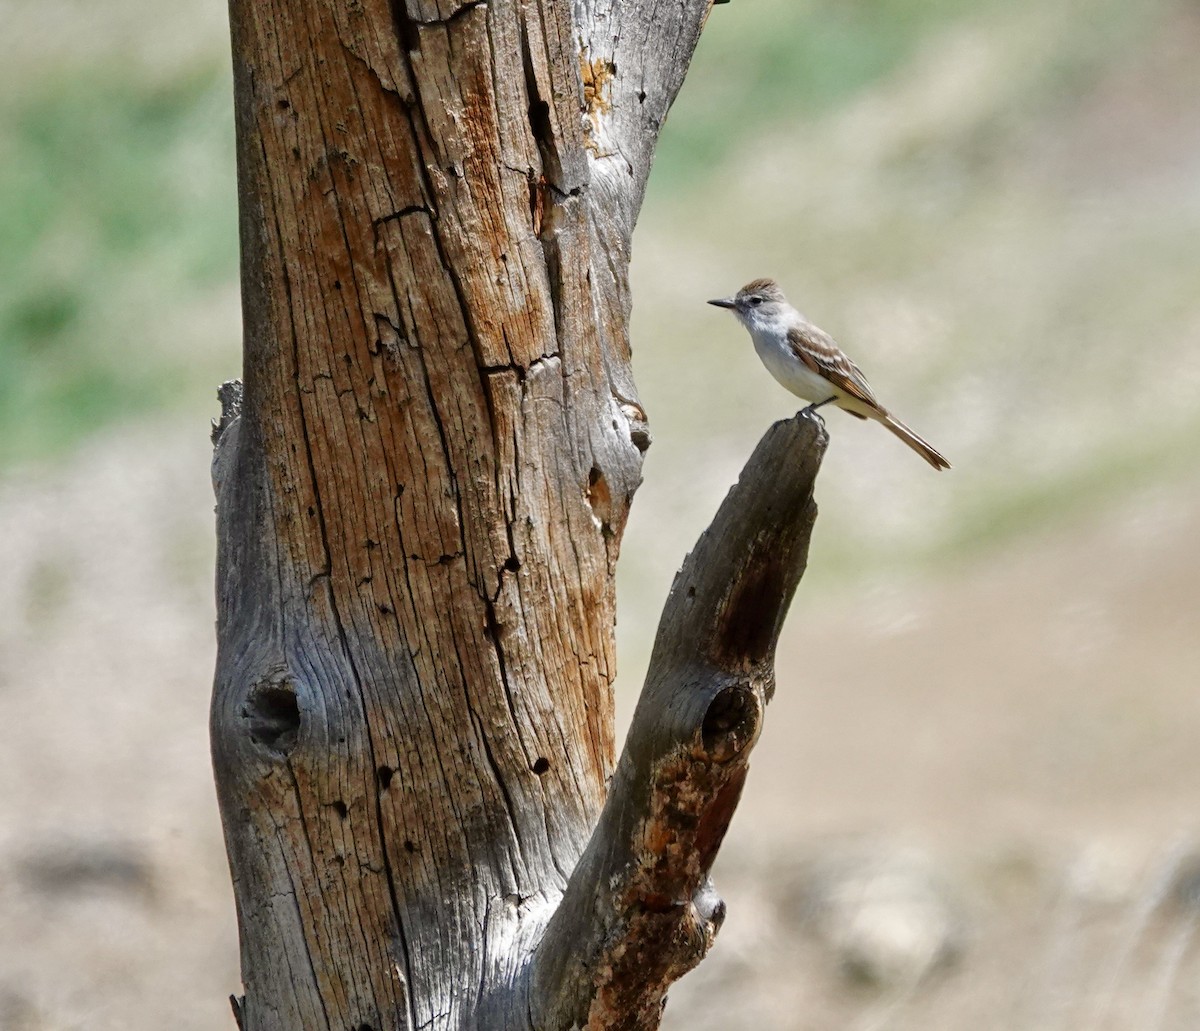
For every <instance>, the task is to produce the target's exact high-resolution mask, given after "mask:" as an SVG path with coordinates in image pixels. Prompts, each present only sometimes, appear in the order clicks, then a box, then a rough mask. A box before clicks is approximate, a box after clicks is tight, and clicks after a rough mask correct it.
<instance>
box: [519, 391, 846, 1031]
mask: <svg viewBox="0 0 1200 1031" xmlns="http://www.w3.org/2000/svg"><path fill="white" fill-rule="evenodd" d="M826 442H827V438H826V436H825V432H824V427H823V425H822V424H821V422H820V420H819V419H818V418H816V417H814V416H805V415H797V416H796V417H795V418H793V419H791V420H789V421H786V422H781V423H777V424H776V425H774V426H773V427H772V428H771V429H770V430H769V431H768V433H767V434H766V436H765V437H764V438H763V440H762V441H761V442H760V444H759V445H758V448H757V449H756V450H755V452H754V454H753V455H752V456H751V458H750V460H749V462H748V463H747V464H746V467H745V469H744V470H743V471H742V475H741V478H740V479H739V481H738V483H737V485H736V486H735V487H734V488H733V489H732V490H731V491H730V492H729V494H728V496H727V497H726V498H725V501H724V503H723V504H722V505H721V508H720V510H719V511H718V512H717V515H716V518H715V519H714V520H713V523H712V525H711V526H710V527H709V528H708V530H706V531H705V533H704V534H703V535H702V536H701V538H700V540H699V542H698V543H697V545H696V548H695V550H693V551H692V553H691V554H690V555H689V556H688V557H687V559H686V561H685V562H684V564H683V568H682V569H681V570H680V572H679V574H678V575H677V576H676V578H675V583H674V585H673V587H672V589H671V593H670V596H669V597H668V599H667V603H666V606H665V607H664V610H663V615H662V619H661V622H660V624H659V631H658V638H657V640H656V642H655V646H654V653H653V656H652V658H651V660H650V669H649V673H648V675H647V679H646V684H645V687H644V688H643V691H642V695H641V697H640V699H639V701H638V705H637V709H636V711H635V713H634V716H633V722H632V725H631V727H630V730H629V736H628V738H627V740H626V742H625V748H624V750H623V752H622V754H621V758H620V761H619V762H618V764H617V769H616V773H615V775H614V777H613V782H612V785H611V788H610V790H609V794H608V798H607V801H606V803H605V806H604V809H603V812H602V813H601V816H600V821H599V823H598V825H597V827H596V829H595V831H594V832H593V834H592V837H591V840H590V842H589V844H588V847H587V850H586V851H585V853H584V855H583V858H582V859H581V860H580V862H579V864H578V865H577V866H576V868H575V871H574V873H573V874H572V876H571V880H570V883H569V885H568V887H567V892H566V896H565V897H564V899H563V901H562V903H561V905H560V906H559V908H558V910H557V911H556V912H555V914H554V916H553V917H552V919H551V921H550V924H549V927H548V928H547V931H546V935H545V938H544V939H543V941H542V943H541V945H540V946H539V948H538V952H537V955H536V957H535V960H534V970H533V992H532V998H533V1000H534V1004H535V1006H540V1007H541V1011H540V1013H535V1026H537V1027H540V1028H546V1029H551V1028H554V1029H557V1028H569V1027H587V1028H588V1029H589V1031H606V1029H618V1028H619V1029H630V1031H635V1029H639V1031H640V1029H650V1028H655V1027H657V1026H658V1023H659V1020H660V1012H661V1008H662V1004H663V1001H664V999H665V995H666V991H667V989H668V987H669V986H670V985H671V983H672V982H674V981H675V980H676V979H678V978H679V977H680V976H682V975H683V974H684V973H686V972H687V971H688V970H690V969H691V968H692V967H693V966H695V965H696V964H697V963H698V962H699V961H700V960H701V959H702V958H703V957H704V955H705V953H706V952H707V951H708V949H709V947H710V946H711V944H712V942H713V940H714V938H715V935H716V932H717V930H718V929H719V927H720V925H721V921H722V920H723V919H724V915H725V905H724V903H723V902H722V901H721V899H720V897H719V896H718V895H717V894H716V891H715V889H714V888H713V886H712V883H711V881H710V880H709V877H708V874H709V870H710V869H711V867H712V863H713V860H714V859H715V858H716V854H717V850H718V849H719V848H720V845H721V841H722V840H723V838H724V836H725V831H726V830H727V828H728V826H729V821H730V819H731V818H732V816H733V812H734V810H735V808H736V807H737V803H738V800H739V799H740V797H741V791H742V786H743V784H744V783H745V779H746V772H747V767H748V762H749V756H750V751H751V749H752V748H753V745H754V743H755V741H756V740H757V739H758V734H759V731H760V729H761V726H762V718H763V712H764V709H765V706H766V703H767V702H768V700H769V699H770V697H771V695H772V693H773V692H774V687H775V671H774V658H775V645H776V643H777V641H778V638H779V631H780V629H781V627H782V624H783V619H784V616H785V615H786V613H787V609H788V606H789V604H790V602H791V599H792V596H793V594H794V592H795V590H796V586H797V584H798V583H799V581H800V577H801V575H802V574H803V572H804V568H805V564H806V562H807V556H808V543H809V537H810V535H811V532H812V527H813V521H814V519H815V518H816V505H815V503H814V501H813V483H814V479H815V477H816V474H817V470H818V468H819V467H820V462H821V457H822V455H823V454H824V450H825V446H826Z"/></svg>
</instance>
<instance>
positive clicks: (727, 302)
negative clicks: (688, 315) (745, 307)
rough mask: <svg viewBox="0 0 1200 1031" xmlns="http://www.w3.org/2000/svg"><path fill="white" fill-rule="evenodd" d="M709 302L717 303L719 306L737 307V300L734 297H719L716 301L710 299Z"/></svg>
mask: <svg viewBox="0 0 1200 1031" xmlns="http://www.w3.org/2000/svg"><path fill="white" fill-rule="evenodd" d="M708 303H709V304H715V305H716V306H717V307H718V308H736V307H737V301H735V300H734V299H733V298H732V297H718V298H717V299H716V300H715V301H709V302H708Z"/></svg>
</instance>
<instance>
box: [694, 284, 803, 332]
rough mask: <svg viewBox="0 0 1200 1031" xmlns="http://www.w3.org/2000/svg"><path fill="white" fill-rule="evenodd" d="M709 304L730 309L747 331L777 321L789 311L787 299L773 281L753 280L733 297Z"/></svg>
mask: <svg viewBox="0 0 1200 1031" xmlns="http://www.w3.org/2000/svg"><path fill="white" fill-rule="evenodd" d="M708 303H709V304H714V305H716V306H717V307H718V308H728V309H729V310H730V311H732V312H733V313H734V315H736V316H737V317H738V321H739V322H741V323H742V325H744V326H746V328H747V329H753V328H754V326H756V325H762V324H765V323H769V322H774V321H777V320H779V319H781V318H783V317H784V315H785V314H786V312H787V309H788V302H787V298H786V297H784V296H783V291H782V290H780V289H779V284H778V283H776V282H775V280H773V279H755V280H752V281H751V282H749V283H747V284H746V285H745V286H744V287H742V288H741V289H740V290H739V291H738V292H737V293H736V294H734V295H733V296H732V297H718V298H717V299H716V300H714V301H709V302H708Z"/></svg>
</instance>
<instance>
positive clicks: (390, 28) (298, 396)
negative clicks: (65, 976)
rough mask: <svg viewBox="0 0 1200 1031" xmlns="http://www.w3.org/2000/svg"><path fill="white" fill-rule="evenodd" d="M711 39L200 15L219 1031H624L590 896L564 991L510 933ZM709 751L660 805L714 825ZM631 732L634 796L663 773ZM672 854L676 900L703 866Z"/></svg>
mask: <svg viewBox="0 0 1200 1031" xmlns="http://www.w3.org/2000/svg"><path fill="white" fill-rule="evenodd" d="M707 11H708V0H679V2H676V3H672V4H669V5H668V4H656V3H650V2H634V0H627V2H612V0H609V2H606V0H576V2H575V3H573V4H566V3H563V2H556V0H491V2H489V3H480V2H477V0H476V2H466V3H463V2H458V0H392V2H391V3H390V4H389V3H386V2H384V0H348V2H341V0H290V2H284V0H254V2H252V0H232V2H231V5H230V21H231V27H232V32H233V51H234V70H235V90H236V114H237V136H238V187H239V197H240V205H241V242H242V295H243V314H244V333H245V339H244V355H245V360H244V369H243V381H244V391H243V393H242V395H241V396H236V395H235V392H234V391H233V390H232V389H231V390H229V391H227V393H226V397H225V398H224V400H225V401H226V405H225V409H226V410H225V412H224V414H223V417H222V420H221V423H220V424H219V425H218V427H217V430H216V435H217V438H218V439H217V442H216V445H217V450H216V454H215V456H214V464H213V481H214V485H215V487H216V490H217V497H218V542H219V552H218V590H217V593H218V643H219V651H218V660H217V671H216V678H215V685H214V695H213V707H212V743H213V761H214V767H215V771H216V779H217V787H218V796H219V800H220V805H221V812H222V819H223V823H224V828H225V836H226V846H227V850H228V853H229V858H230V865H231V869H232V873H233V878H234V887H235V892H236V897H237V904H238V918H239V927H240V931H241V947H242V974H243V983H244V997H243V998H242V999H241V1000H240V1001H239V1003H238V1005H237V1012H238V1020H239V1023H240V1024H241V1026H242V1027H243V1028H244V1029H245V1031H268V1029H270V1031H275V1029H279V1031H283V1029H287V1031H297V1029H326V1028H328V1029H338V1031H345V1029H347V1028H351V1029H354V1031H384V1029H387V1031H393V1029H400V1028H412V1029H416V1028H429V1029H436V1031H442V1029H445V1031H451V1029H465V1028H474V1027H486V1028H522V1029H524V1028H531V1027H535V1026H536V1027H538V1028H551V1027H566V1026H569V1024H567V1023H564V1021H567V1020H573V1019H575V1016H574V1014H576V1013H578V1012H584V1011H589V1010H594V1012H595V1017H594V1019H593V1020H592V1023H591V1024H590V1025H589V1026H592V1027H595V1028H601V1027H621V1026H637V1027H642V1026H646V1027H649V1026H653V1024H654V1023H656V1021H657V1017H655V1018H654V1020H653V1022H650V1023H647V1018H646V1017H644V1016H639V1017H638V1018H637V1019H638V1021H640V1022H639V1023H636V1024H627V1023H622V1020H626V1019H627V1018H628V1019H632V1018H631V1017H630V1015H629V1014H624V1015H618V1014H616V1012H615V1010H614V1009H613V1007H614V1005H616V1003H615V1002H613V1001H612V1000H613V999H614V998H615V996H614V994H613V991H612V990H611V989H612V987H613V986H612V979H611V978H609V980H608V981H596V979H595V978H596V976H600V975H603V977H607V975H604V974H603V971H601V970H600V968H599V967H597V966H596V964H597V963H603V962H608V961H609V960H610V959H611V958H612V957H608V956H607V955H606V954H605V953H604V950H603V948H602V947H600V946H598V945H596V942H598V941H599V939H596V938H595V934H603V935H608V934H609V931H612V930H613V929H616V933H621V934H625V935H626V937H627V938H629V939H630V940H633V937H634V936H635V935H636V933H637V931H636V926H635V925H636V921H633V920H632V917H631V915H630V914H628V913H625V914H622V913H621V911H620V910H619V906H618V905H617V901H616V900H615V899H614V900H612V901H611V903H610V904H608V910H606V911H605V915H604V917H603V919H604V928H607V929H608V930H604V929H603V928H601V926H600V925H599V924H597V925H596V927H595V928H593V931H594V934H593V935H592V938H591V939H590V941H591V943H592V944H590V945H589V952H588V957H589V958H588V959H587V960H586V961H585V963H584V965H583V966H581V967H579V966H576V967H572V968H571V969H570V970H567V969H565V968H563V969H562V970H561V971H559V972H556V967H555V964H554V962H552V958H551V957H552V953H553V952H554V950H556V949H558V948H559V947H560V946H559V945H557V944H554V945H552V944H551V942H553V941H561V937H560V938H558V939H555V938H553V937H552V938H548V939H546V941H545V942H543V936H544V935H545V933H546V928H547V925H548V924H551V927H552V930H554V933H555V934H557V935H560V936H561V933H562V932H561V931H559V930H556V928H559V927H561V926H563V922H564V917H563V916H558V917H555V916H554V914H555V911H556V908H557V907H558V904H559V901H560V899H561V898H562V897H563V893H564V891H566V890H567V882H568V878H571V877H572V871H575V870H576V868H577V865H578V864H579V861H580V857H581V856H583V855H584V854H585V849H588V856H589V857H592V858H589V859H588V860H587V861H586V862H585V864H584V865H583V866H580V868H579V870H580V872H578V873H576V874H575V876H574V881H573V884H580V883H585V882H586V878H587V877H588V876H592V875H593V874H594V872H595V869H597V868H598V867H597V866H596V861H595V859H594V855H595V853H596V852H597V851H598V850H600V849H601V848H602V846H600V845H597V844H595V843H593V844H592V845H591V846H590V847H589V844H588V843H589V840H593V842H594V839H593V830H594V829H595V828H596V827H597V822H598V820H600V819H601V809H602V806H603V805H604V799H605V795H606V785H607V783H608V781H609V778H610V777H611V776H612V774H613V768H614V767H613V754H614V741H613V713H612V687H611V685H612V680H613V677H614V674H615V663H614V659H615V656H614V639H613V623H614V616H615V601H614V585H613V573H614V569H615V563H616V560H617V554H618V550H619V547H620V541H621V535H622V532H623V529H624V526H625V521H626V518H627V516H628V510H629V505H630V502H631V500H632V497H633V494H634V491H635V490H636V488H637V485H638V483H639V482H640V476H641V461H642V453H643V452H644V450H645V448H646V447H647V446H648V444H649V435H648V429H647V426H646V421H645V415H644V413H643V412H642V409H641V407H640V405H639V403H638V400H637V394H636V390H635V388H634V386H633V382H632V378H631V375H630V368H629V341H628V315H629V304H630V301H629V289H628V276H627V270H628V260H629V247H630V239H631V234H632V231H633V226H634V223H635V221H636V218H637V213H638V210H639V208H640V204H641V200H642V197H643V194H644V190H645V185H646V180H647V176H648V175H649V169H650V163H651V160H652V157H653V152H654V145H655V141H656V139H657V134H658V130H659V128H660V127H661V125H662V122H663V119H664V118H665V117H666V113H667V110H668V109H669V107H670V104H671V101H672V100H673V98H674V96H675V93H676V91H677V90H678V88H679V86H680V84H681V82H682V79H683V76H684V73H685V71H686V67H687V63H688V61H689V59H690V56H691V53H692V50H693V48H694V46H695V43H696V40H697V38H698V34H699V32H700V29H701V26H702V24H703V21H704V18H705V17H706V15H707ZM717 559H718V561H716V563H715V564H714V565H713V566H712V571H711V574H710V575H712V576H715V577H720V576H722V575H725V576H732V578H733V579H734V580H736V579H738V577H737V575H735V573H734V572H733V570H734V568H735V567H736V565H737V562H738V561H740V559H738V558H737V557H736V556H735V555H732V554H731V555H730V556H727V558H726V559H722V558H721V556H717ZM721 561H726V568H725V572H724V573H723V572H722V568H721V564H720V563H721ZM729 563H733V565H732V566H730V565H729ZM789 568H790V567H789ZM787 594H790V589H789V590H786V591H783V593H782V594H781V598H785V596H786V595H787ZM785 600H786V599H785ZM704 632H705V631H703V630H702V629H695V628H694V629H693V630H691V631H689V633H690V634H691V635H692V637H691V638H687V639H695V640H699V639H700V638H699V637H696V636H695V635H697V634H700V635H703V633H704ZM773 632H774V631H773V630H772V633H771V640H772V641H773ZM685 638H686V635H684V636H683V637H680V638H679V640H680V642H681V643H680V644H679V647H684V644H683V643H682V642H683V641H684V640H685ZM760 658H761V657H760ZM662 676H663V677H665V678H666V680H664V683H666V682H667V681H669V680H670V675H668V673H663V674H662ZM762 676H763V674H762V672H761V670H760V671H759V672H758V673H755V674H754V677H756V678H758V679H756V680H755V681H754V682H755V683H757V684H760V686H761V682H762ZM730 683H732V681H731V682H730ZM738 683H742V681H738ZM746 683H749V681H746ZM661 690H662V689H659V688H654V687H653V685H652V686H651V688H650V690H649V693H648V695H647V697H659V696H660V695H661ZM756 690H757V688H756ZM669 693H670V692H668V694H669ZM744 693H745V692H744V691H743V692H741V694H738V695H737V697H739V698H741V697H742V695H744ZM723 697H724V696H723ZM730 697H732V696H730ZM647 711H648V712H649V713H650V715H649V716H646V717H643V716H639V721H641V722H646V721H647V720H652V719H654V718H656V715H655V714H656V710H655V709H654V708H653V707H652V708H651V709H649V710H647ZM708 711H709V710H708V709H705V712H708ZM731 718H732V717H729V719H731ZM713 719H715V720H716V722H712V720H710V724H711V728H716V729H715V730H714V731H713V733H715V736H712V734H710V737H711V739H712V747H713V748H716V749H717V752H714V753H713V754H711V755H710V754H708V753H706V755H707V759H705V760H704V761H705V762H707V763H708V767H705V768H707V769H709V772H708V773H707V774H705V773H703V771H702V769H701V767H702V766H703V765H704V764H703V762H701V761H700V759H695V761H692V765H690V766H688V770H689V771H691V772H690V773H689V776H694V777H695V778H696V779H697V781H698V782H701V781H703V785H702V786H701V787H700V788H699V789H698V790H697V792H696V794H695V796H694V797H695V801H696V804H697V805H701V804H707V805H709V807H710V809H711V806H712V803H711V799H710V800H709V801H708V802H707V803H706V802H705V801H704V799H705V798H706V797H707V796H706V794H705V792H706V791H710V790H717V791H718V793H720V792H724V793H723V794H722V795H721V798H723V799H724V800H726V802H727V803H728V807H729V811H732V802H733V801H735V800H736V799H735V795H736V792H733V793H732V794H731V791H730V789H729V787H728V784H729V783H731V781H730V780H729V778H728V776H727V775H726V773H725V772H724V771H726V770H736V769H738V768H740V767H739V764H740V762H741V760H740V759H737V758H736V757H734V758H731V759H722V758H721V756H723V755H724V753H723V752H722V751H721V749H722V748H724V747H726V746H723V745H721V744H720V742H721V741H724V740H725V739H727V738H730V735H731V734H732V738H730V739H731V740H732V739H734V738H737V735H738V733H740V732H739V731H737V730H736V728H734V729H729V728H725V722H726V721H727V720H722V719H717V718H716V717H715V716H714V717H713ZM702 722H703V720H702ZM734 722H736V721H734ZM739 725H740V724H739ZM732 726H733V724H731V727H732ZM711 728H710V729H711ZM661 733H662V734H666V735H667V736H666V737H661V736H660V735H659V732H657V731H656V732H651V731H649V730H643V731H638V734H640V735H642V736H643V737H646V739H647V740H649V741H650V742H651V744H648V745H646V748H645V749H643V750H642V751H644V752H645V755H644V756H642V755H641V753H638V755H639V756H640V757H639V758H637V759H636V763H640V764H641V765H637V766H636V769H638V770H643V771H645V770H650V771H654V770H659V767H658V766H656V765H655V762H657V761H658V760H657V759H655V758H654V757H655V756H659V755H660V753H661V755H662V756H666V755H667V754H668V753H669V754H671V755H674V754H675V752H672V751H671V749H670V747H668V746H669V745H670V746H671V747H674V745H672V744H671V743H672V742H676V743H677V741H676V738H677V736H678V734H679V733H682V730H681V729H680V728H679V727H674V726H673V729H664V730H663V731H662V732H661ZM671 735H676V737H672V736H671ZM637 740H639V741H640V740H642V737H638V738H637ZM679 740H682V739H679ZM705 740H706V741H707V740H708V739H707V738H706V739H705ZM639 747H640V746H639ZM704 747H705V748H708V747H709V746H708V744H705V745H704ZM701 758H703V757H701ZM696 762H701V765H700V766H696ZM647 763H649V765H646V764H647ZM714 764H715V765H714ZM660 772H661V771H660ZM656 775H657V774H656ZM629 777H630V774H629V773H628V772H626V771H625V764H624V763H623V765H622V770H621V771H619V772H618V776H617V781H616V784H617V787H618V789H619V790H620V791H621V792H628V791H629V790H630V789H629V788H628V786H627V785H628V781H629ZM706 778H707V779H706ZM738 783H739V784H740V781H738ZM704 785H707V786H704ZM714 786H715V787H714ZM635 797H638V798H644V797H645V795H644V792H643V793H641V794H638V795H636V796H635ZM649 797H650V798H653V797H655V796H654V794H653V793H651V795H650V796H649ZM722 804H725V803H722ZM610 808H611V807H610ZM714 819H715V817H714V818H711V819H710V823H709V825H708V826H710V828H713V829H715V828H716V824H715V823H713V822H712V821H713V820H714ZM724 819H727V814H726V815H725V817H724ZM612 820H613V818H612V817H611V816H605V818H604V821H603V822H601V824H600V827H601V831H598V832H597V833H601V832H602V831H603V828H604V827H606V826H609V825H611V824H612ZM718 822H719V821H718ZM723 826H724V825H723V823H721V824H720V829H721V830H723ZM612 829H613V832H614V833H619V834H625V833H627V830H628V828H627V827H626V826H625V825H624V824H623V823H621V824H620V825H619V826H614V827H613V828H612ZM603 832H604V833H607V831H603ZM709 838H712V835H711V834H710V835H709ZM716 839H717V840H719V834H717V835H716ZM705 840H708V839H705ZM622 847H627V846H622ZM688 847H690V848H692V849H693V850H695V849H696V848H699V849H700V851H701V853H703V855H704V856H705V857H706V858H704V860H703V862H701V863H700V867H701V868H702V869H707V862H708V861H709V860H710V859H711V854H710V851H711V850H715V842H712V844H711V850H710V848H709V846H708V845H705V844H704V843H703V842H701V844H699V845H696V844H695V843H694V842H693V844H692V845H691V846H688ZM668 859H669V857H666V856H665V857H664V862H666V861H667V860H668ZM689 862H690V860H689ZM614 872H615V871H614ZM679 877H681V878H682V879H681V880H677V881H672V882H671V885H672V889H671V890H675V887H676V885H678V886H679V890H682V891H685V892H687V893H688V894H687V895H686V897H688V898H695V897H697V891H698V889H697V888H696V886H695V885H694V884H693V881H694V877H693V874H692V873H691V872H688V873H687V875H686V876H684V875H682V874H680V875H679ZM579 890H580V889H578V888H576V887H572V889H570V891H568V892H567V899H568V902H569V903H570V904H571V912H572V913H573V914H574V915H573V916H572V917H571V918H570V919H571V922H570V924H569V926H570V927H571V928H576V929H580V928H581V924H580V917H579V903H578V901H577V899H578V895H579ZM704 905H705V903H704V900H703V899H701V902H700V906H701V909H702V910H703V909H704ZM710 908H711V907H710ZM705 911H706V912H708V911H707V910H705ZM563 912H565V910H564V911H563ZM713 915H714V914H713V913H712V912H709V914H708V917H707V918H705V919H710V921H711V917H712V916H713ZM552 918H553V921H552ZM605 940H607V938H605ZM539 942H541V943H542V945H541V947H540V948H539V947H538V946H539ZM535 951H536V953H537V954H538V955H540V957H541V958H540V960H539V965H538V969H537V977H536V978H531V977H530V971H531V959H532V957H533V956H534V954H535ZM678 965H679V964H677V963H676V964H675V965H673V966H672V967H671V970H670V971H668V972H667V973H673V972H674V970H675V969H676V967H677V966H678ZM622 976H624V975H622ZM664 976H665V975H663V974H662V973H661V972H656V974H655V978H656V980H655V981H654V983H653V984H650V983H649V982H647V983H646V984H644V985H642V986H641V987H640V988H639V989H638V992H640V994H637V993H634V994H637V997H638V998H640V997H642V996H645V997H647V998H650V997H653V996H654V994H655V992H656V991H657V990H658V989H657V988H656V987H655V985H657V986H658V987H661V986H662V985H663V984H665V983H666V981H665V980H664ZM589 978H590V979H591V980H590V981H589V980H588V979H589ZM588 984H591V987H590V988H589V987H587V985H588ZM531 986H536V990H534V991H533V992H532V994H531ZM539 993H540V994H539ZM633 997H634V995H630V998H633ZM595 999H599V1000H600V1002H599V1003H597V1004H596V1005H598V1006H600V1007H601V1008H600V1009H596V1008H595V1007H594V1006H593V1000H595ZM581 1007H582V1009H581Z"/></svg>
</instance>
